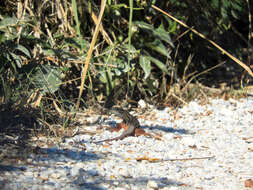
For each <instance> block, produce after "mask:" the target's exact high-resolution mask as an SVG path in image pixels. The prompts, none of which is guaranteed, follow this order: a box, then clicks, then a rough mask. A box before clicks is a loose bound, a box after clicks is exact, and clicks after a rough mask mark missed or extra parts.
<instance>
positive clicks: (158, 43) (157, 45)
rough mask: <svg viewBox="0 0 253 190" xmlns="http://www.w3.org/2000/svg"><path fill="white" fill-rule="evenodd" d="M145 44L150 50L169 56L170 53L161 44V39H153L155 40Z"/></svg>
mask: <svg viewBox="0 0 253 190" xmlns="http://www.w3.org/2000/svg"><path fill="white" fill-rule="evenodd" d="M145 45H146V46H147V47H149V48H151V49H152V50H154V51H156V52H158V53H160V54H162V55H164V56H166V57H168V58H169V59H170V58H171V57H170V53H169V52H168V51H167V49H166V47H165V46H164V45H163V43H162V42H161V40H158V39H155V41H153V42H150V43H146V44H145Z"/></svg>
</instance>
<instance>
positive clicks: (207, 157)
mask: <svg viewBox="0 0 253 190" xmlns="http://www.w3.org/2000/svg"><path fill="white" fill-rule="evenodd" d="M211 158H215V156H206V157H193V158H175V159H166V160H162V161H171V162H174V161H188V160H204V159H211Z"/></svg>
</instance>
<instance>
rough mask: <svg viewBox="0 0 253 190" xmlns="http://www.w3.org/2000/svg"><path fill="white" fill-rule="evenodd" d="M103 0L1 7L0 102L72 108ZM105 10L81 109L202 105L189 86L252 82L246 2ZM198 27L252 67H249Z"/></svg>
mask: <svg viewBox="0 0 253 190" xmlns="http://www.w3.org/2000/svg"><path fill="white" fill-rule="evenodd" d="M100 2H101V1H91V0H66V1H35V0H21V1H15V0H6V1H5V2H4V3H3V4H2V5H1V7H0V11H1V12H0V50H1V51H0V62H1V63H0V103H1V104H9V103H11V104H13V103H15V104H16V105H21V104H22V105H32V106H35V107H36V106H39V107H40V108H43V109H49V110H53V109H54V108H53V106H52V105H53V104H52V103H53V102H56V103H57V105H58V106H60V108H61V109H62V110H67V111H73V110H74V108H75V104H76V102H77V98H78V94H79V90H80V85H81V73H82V69H83V67H84V64H85V60H86V58H87V53H88V50H89V48H90V43H91V39H92V37H93V35H94V30H95V27H96V25H98V15H99V12H100V9H101V7H100ZM105 2H106V6H105V11H104V13H103V18H102V22H101V25H100V28H99V35H98V37H97V38H96V44H95V46H94V48H93V53H92V57H91V59H90V61H89V65H88V70H87V72H86V71H85V74H87V75H86V76H87V77H86V79H85V83H84V93H82V96H81V107H86V108H88V107H89V106H91V105H94V104H101V105H104V104H106V103H108V102H114V103H115V102H116V100H124V99H125V98H126V97H127V98H128V99H130V100H131V102H137V101H138V100H140V99H144V100H146V101H148V102H151V103H159V104H171V103H173V102H174V103H175V102H176V101H178V100H179V102H180V103H182V102H184V101H187V100H189V99H192V98H196V97H198V95H197V94H199V93H194V92H192V91H190V92H189V89H187V90H186V87H188V86H189V83H194V84H200V83H201V84H202V85H207V86H210V87H217V86H219V84H220V83H223V82H225V83H226V85H227V86H229V87H230V86H232V85H233V86H234V87H240V85H241V84H243V83H244V82H245V81H247V82H248V81H250V80H249V78H248V76H247V73H246V72H243V70H244V69H245V68H246V67H247V66H246V65H247V64H248V65H250V52H252V45H251V43H252V41H251V37H250V36H252V33H251V32H252V31H251V25H250V24H249V23H250V22H249V18H250V15H251V12H250V11H249V5H248V4H247V3H248V1H239V0H233V1H230V0H223V1H221V0H203V1H196V0H190V1H176V0H170V1H156V0H153V1H149V0H146V1H145V0H135V1H133V0H130V1H129V2H127V1H122V0H107V1H105ZM154 7H159V8H160V9H162V10H163V11H165V12H166V13H169V14H170V15H172V16H173V17H174V18H177V19H179V20H180V21H182V22H183V23H185V24H187V25H188V26H189V27H190V28H186V27H185V26H182V25H181V24H180V23H179V22H177V21H176V20H173V19H171V18H170V17H168V16H167V15H166V14H163V13H161V12H159V11H158V10H156V9H155V8H154ZM250 8H251V10H252V7H250ZM131 12H132V15H131V14H130V13H131ZM192 29H194V30H196V31H198V32H199V33H201V34H202V35H204V36H205V37H206V38H208V39H210V40H212V41H214V42H215V43H217V44H219V45H220V46H221V47H223V48H224V49H225V50H226V51H228V52H229V53H231V54H232V55H233V56H234V57H237V58H238V59H240V60H241V61H243V62H244V63H247V64H245V67H244V69H242V67H241V66H242V65H241V64H240V63H236V62H234V61H235V60H232V59H231V58H229V57H227V56H226V54H225V55H224V54H223V53H224V52H221V50H219V49H217V47H215V46H213V45H212V44H211V43H210V42H209V41H207V40H205V39H203V38H202V37H200V36H198V35H196V33H194V31H193V30H192ZM249 34H251V35H249ZM250 50H251V51H250ZM221 63H224V64H221ZM216 65H219V66H217V67H216ZM210 68H213V69H210ZM207 70H208V71H207ZM205 71H207V72H205ZM200 73H201V74H200ZM176 85H177V86H176ZM81 88H82V87H81ZM191 89H193V90H194V89H195V88H193V87H191ZM175 97H176V98H175ZM176 104H177V103H176Z"/></svg>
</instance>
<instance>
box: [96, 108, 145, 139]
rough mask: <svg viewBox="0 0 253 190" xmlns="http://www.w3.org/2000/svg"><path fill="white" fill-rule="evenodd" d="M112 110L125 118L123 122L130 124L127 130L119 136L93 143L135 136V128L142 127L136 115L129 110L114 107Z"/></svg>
mask: <svg viewBox="0 0 253 190" xmlns="http://www.w3.org/2000/svg"><path fill="white" fill-rule="evenodd" d="M110 111H111V112H112V113H114V114H115V115H117V116H118V117H120V118H122V119H123V123H124V124H126V125H127V126H128V128H127V130H125V131H124V132H123V133H122V134H121V135H120V136H119V137H115V138H111V139H106V140H101V141H95V142H93V143H101V142H109V141H114V140H115V141H116V140H121V139H124V138H125V137H127V136H133V135H134V131H135V129H136V128H139V127H140V123H139V121H138V119H137V118H136V117H135V116H133V115H131V114H130V113H129V112H128V111H126V110H123V109H121V108H113V109H111V110H110Z"/></svg>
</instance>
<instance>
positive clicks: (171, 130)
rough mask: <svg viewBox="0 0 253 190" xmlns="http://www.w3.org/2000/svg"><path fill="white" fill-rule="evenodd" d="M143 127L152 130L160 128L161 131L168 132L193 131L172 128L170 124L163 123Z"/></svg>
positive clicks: (182, 132) (184, 132)
mask: <svg viewBox="0 0 253 190" xmlns="http://www.w3.org/2000/svg"><path fill="white" fill-rule="evenodd" d="M141 128H143V129H150V130H152V129H154V130H160V131H163V132H167V133H178V134H192V132H190V131H189V130H185V129H176V128H172V127H168V126H162V125H154V126H152V127H150V126H141Z"/></svg>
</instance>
